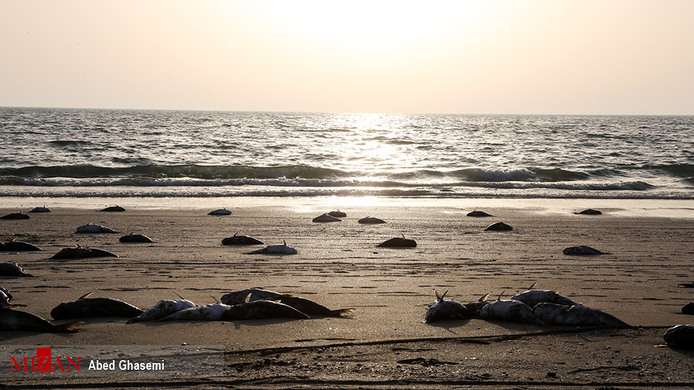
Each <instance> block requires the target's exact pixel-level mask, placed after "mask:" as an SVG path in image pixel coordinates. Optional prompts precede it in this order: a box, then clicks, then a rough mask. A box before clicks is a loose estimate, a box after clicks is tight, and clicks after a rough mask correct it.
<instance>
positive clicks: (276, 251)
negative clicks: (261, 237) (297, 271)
mask: <svg viewBox="0 0 694 390" xmlns="http://www.w3.org/2000/svg"><path fill="white" fill-rule="evenodd" d="M297 253H298V252H297V251H296V249H294V248H292V247H291V246H288V245H287V242H286V241H284V244H282V245H268V246H266V247H265V248H263V249H258V250H255V251H252V252H248V253H246V254H248V255H295V254H297Z"/></svg>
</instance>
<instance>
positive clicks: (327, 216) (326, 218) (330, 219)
mask: <svg viewBox="0 0 694 390" xmlns="http://www.w3.org/2000/svg"><path fill="white" fill-rule="evenodd" d="M311 222H314V223H328V222H342V220H341V219H340V218H336V217H333V216H332V215H330V214H321V215H319V216H317V217H316V218H313V219H312V220H311Z"/></svg>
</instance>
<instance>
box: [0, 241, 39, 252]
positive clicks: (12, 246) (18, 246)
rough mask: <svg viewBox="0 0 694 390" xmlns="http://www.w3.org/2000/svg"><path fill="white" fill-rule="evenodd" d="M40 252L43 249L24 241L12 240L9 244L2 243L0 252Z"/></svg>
mask: <svg viewBox="0 0 694 390" xmlns="http://www.w3.org/2000/svg"><path fill="white" fill-rule="evenodd" d="M40 250H41V248H39V247H37V246H36V245H34V244H30V243H28V242H24V241H15V240H10V241H7V242H0V252H33V251H40Z"/></svg>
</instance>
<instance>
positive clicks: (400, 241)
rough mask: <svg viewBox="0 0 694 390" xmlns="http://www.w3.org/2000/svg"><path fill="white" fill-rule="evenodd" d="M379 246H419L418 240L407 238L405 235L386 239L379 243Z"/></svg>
mask: <svg viewBox="0 0 694 390" xmlns="http://www.w3.org/2000/svg"><path fill="white" fill-rule="evenodd" d="M377 247H379V248H416V247H417V241H415V240H411V239H409V238H405V236H404V235H403V236H402V237H394V238H391V239H389V240H385V241H383V242H382V243H380V244H378V245H377Z"/></svg>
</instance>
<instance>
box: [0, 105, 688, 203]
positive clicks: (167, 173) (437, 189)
mask: <svg viewBox="0 0 694 390" xmlns="http://www.w3.org/2000/svg"><path fill="white" fill-rule="evenodd" d="M322 195H357V196H360V195H368V196H398V197H428V198H496V197H502V198H503V197H506V198H615V199H694V117H691V116H571V115H532V116H530V115H529V116H526V115H443V114H436V115H430V114H426V115H424V114H423V115H406V114H373V113H369V114H359V113H344V114H340V113H338V114H334V113H291V112H286V113H283V112H212V111H148V110H97V109H48V108H45V109H44V108H9V107H6V108H0V196H3V197H23V196H32V197H95V196H98V197H119V198H123V197H125V198H127V197H241V196H244V197H249V196H250V197H253V196H263V197H268V196H270V197H282V196H322Z"/></svg>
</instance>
